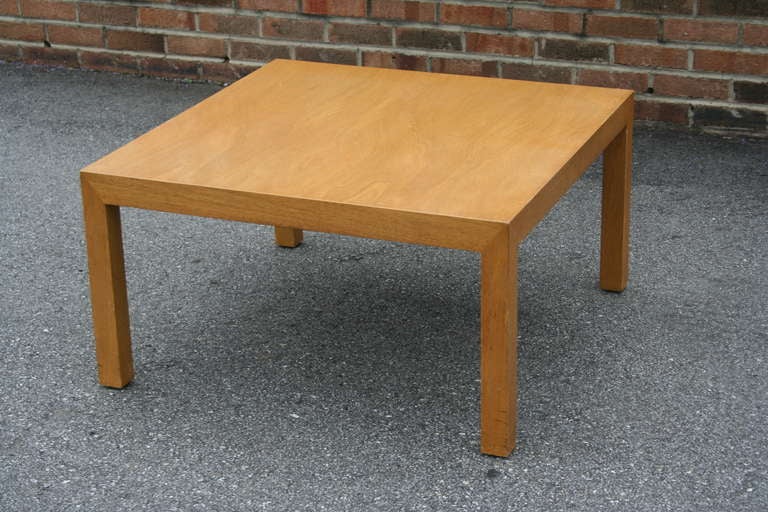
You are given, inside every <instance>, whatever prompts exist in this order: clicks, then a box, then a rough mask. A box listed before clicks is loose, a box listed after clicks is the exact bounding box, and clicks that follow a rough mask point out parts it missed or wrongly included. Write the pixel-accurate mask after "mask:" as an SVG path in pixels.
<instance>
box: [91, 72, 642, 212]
mask: <svg viewBox="0 0 768 512" xmlns="http://www.w3.org/2000/svg"><path fill="white" fill-rule="evenodd" d="M631 98H632V92H631V91H626V90H619V89H606V88H598V87H586V86H574V85H560V84H547V83H538V82H526V81H517V80H502V79H496V78H479V77H468V76H458V75H445V74H437V73H423V72H413V71H400V70H390V69H376V68H362V67H355V66H342V65H330V64H319V63H311V62H298V61H285V60H275V61H273V62H271V63H269V64H267V65H265V66H264V67H262V68H261V69H259V70H258V71H255V72H253V73H251V74H250V75H248V76H247V77H245V78H243V79H241V80H239V81H237V82H235V83H234V84H232V85H230V86H228V87H226V88H225V89H223V90H221V91H219V92H218V93H216V94H214V95H213V96H211V97H209V98H207V99H206V100H204V101H202V102H201V103H199V104H198V105H196V106H194V107H192V108H190V109H189V110H187V111H185V112H183V113H181V114H179V115H178V116H176V117H174V118H172V119H171V120H169V121H167V122H165V123H163V124H162V125H160V126H158V127H157V128H155V129H153V130H151V131H150V132H148V133H146V134H145V135H143V136H141V137H139V138H138V139H136V140H134V141H132V142H130V143H129V144H127V145H125V146H123V147H122V148H120V149H118V150H116V151H115V152H113V153H111V154H109V155H107V156H106V157H104V158H102V159H100V160H98V161H97V162H95V163H93V164H91V165H90V166H88V167H87V168H85V169H84V170H83V173H84V174H86V175H101V176H105V177H110V179H115V180H120V179H122V178H128V179H130V180H134V181H135V180H140V181H142V182H146V183H147V184H151V183H154V182H162V183H166V184H173V185H174V186H175V185H181V186H186V185H188V186H193V187H203V188H206V189H219V190H229V191H236V192H242V193H246V194H255V195H259V196H262V197H264V196H272V197H280V198H297V199H307V200H311V201H320V202H323V203H335V204H337V205H338V204H344V205H356V206H359V207H363V208H375V209H385V210H397V211H402V212H414V213H418V214H428V215H436V216H445V217H450V218H458V219H472V220H477V221H484V222H493V223H509V222H511V221H512V220H514V219H515V217H516V216H518V215H519V214H520V213H521V211H523V209H524V208H526V206H527V205H529V203H531V202H532V201H533V200H534V198H536V197H537V195H538V194H540V193H541V192H542V190H544V189H545V187H547V186H549V185H551V183H552V182H553V181H555V180H557V179H558V176H559V175H560V174H561V173H562V172H563V171H564V170H568V169H569V168H571V167H573V168H575V167H580V169H579V170H578V172H581V171H582V170H583V169H584V168H585V167H586V166H588V165H589V164H590V163H591V161H592V160H594V158H595V157H596V156H597V155H598V154H599V151H600V149H595V148H598V147H599V148H604V147H605V145H606V142H609V141H610V140H611V139H612V138H613V137H614V136H615V134H616V133H617V132H618V131H619V130H620V126H623V124H624V123H625V120H624V119H625V118H624V117H622V115H621V112H620V111H621V109H622V107H624V106H626V104H627V102H628V101H631ZM597 139H600V140H597ZM574 179H575V178H574Z"/></svg>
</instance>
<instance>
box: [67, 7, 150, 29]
mask: <svg viewBox="0 0 768 512" xmlns="http://www.w3.org/2000/svg"><path fill="white" fill-rule="evenodd" d="M79 20H80V21H82V22H83V23H98V24H99V25H122V26H133V27H135V26H136V8H135V7H131V6H128V5H97V4H86V3H80V17H79Z"/></svg>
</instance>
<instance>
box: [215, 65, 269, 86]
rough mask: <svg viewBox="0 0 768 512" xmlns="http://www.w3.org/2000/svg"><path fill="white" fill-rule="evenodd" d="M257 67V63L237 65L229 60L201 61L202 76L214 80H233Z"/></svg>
mask: <svg viewBox="0 0 768 512" xmlns="http://www.w3.org/2000/svg"><path fill="white" fill-rule="evenodd" d="M259 67H260V66H259V65H257V64H253V65H238V64H231V63H229V62H203V63H202V68H203V75H202V76H203V78H205V79H206V80H213V81H215V82H234V81H236V80H239V79H240V78H242V77H244V76H246V75H248V74H250V73H251V72H253V71H254V70H256V69H259Z"/></svg>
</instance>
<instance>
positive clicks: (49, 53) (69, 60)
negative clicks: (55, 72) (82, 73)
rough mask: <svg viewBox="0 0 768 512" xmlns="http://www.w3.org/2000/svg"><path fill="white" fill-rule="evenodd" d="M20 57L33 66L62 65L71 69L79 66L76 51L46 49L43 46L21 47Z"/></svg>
mask: <svg viewBox="0 0 768 512" xmlns="http://www.w3.org/2000/svg"><path fill="white" fill-rule="evenodd" d="M21 56H22V59H24V60H25V61H27V62H32V63H35V64H62V65H64V66H72V67H77V66H78V65H79V62H78V60H77V51H76V50H64V49H61V48H46V47H44V46H22V48H21Z"/></svg>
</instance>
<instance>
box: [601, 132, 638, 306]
mask: <svg viewBox="0 0 768 512" xmlns="http://www.w3.org/2000/svg"><path fill="white" fill-rule="evenodd" d="M631 182H632V123H631V121H630V123H629V124H628V125H627V127H626V128H625V129H624V130H622V131H621V133H619V134H618V135H617V136H616V138H615V139H614V140H613V141H612V142H611V143H610V144H609V145H608V147H607V148H606V149H605V152H604V153H603V214H602V233H601V237H600V287H601V288H602V289H603V290H608V291H613V292H620V291H622V290H624V288H626V286H627V277H628V275H629V195H630V188H631V185H632V183H631Z"/></svg>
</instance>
